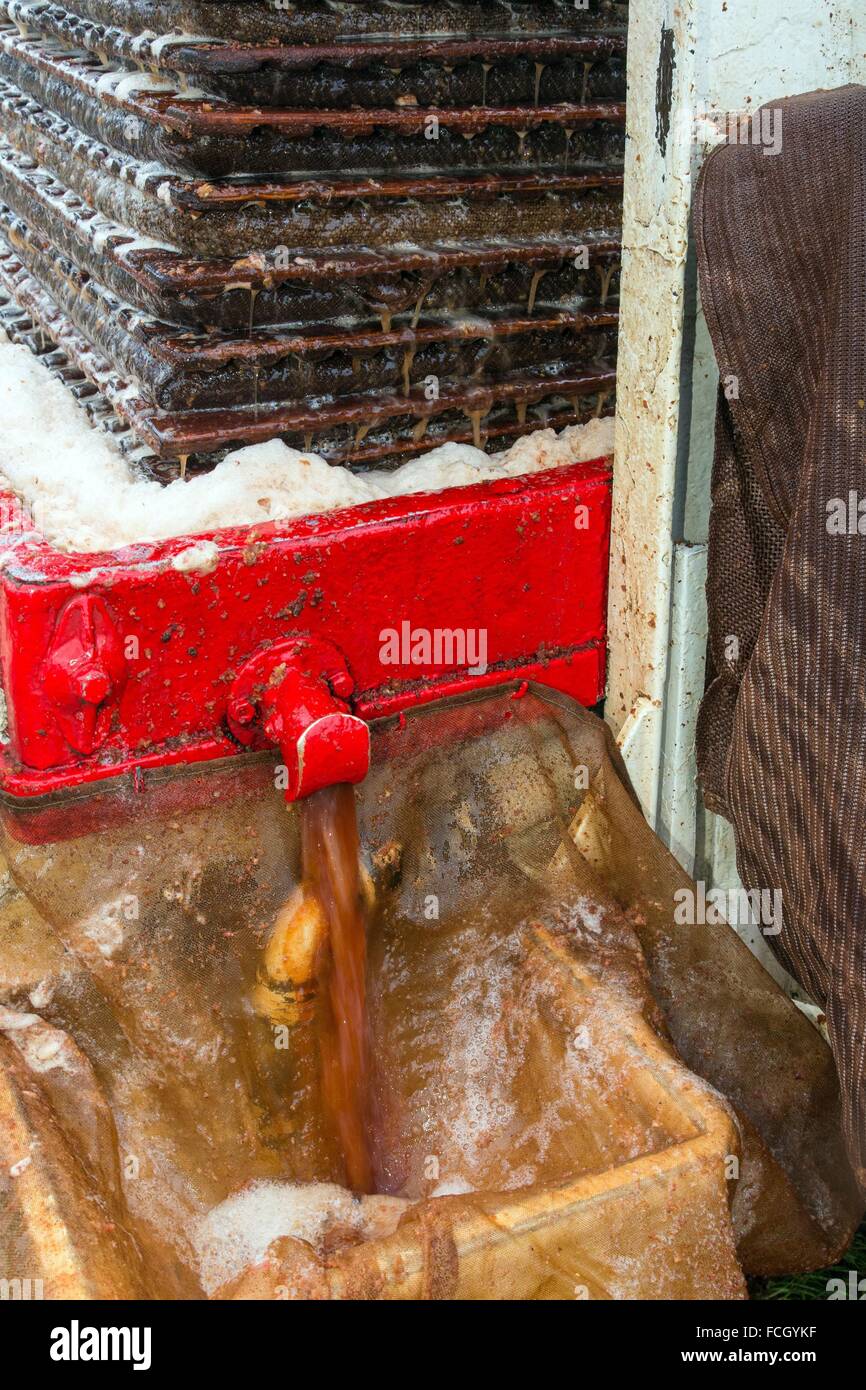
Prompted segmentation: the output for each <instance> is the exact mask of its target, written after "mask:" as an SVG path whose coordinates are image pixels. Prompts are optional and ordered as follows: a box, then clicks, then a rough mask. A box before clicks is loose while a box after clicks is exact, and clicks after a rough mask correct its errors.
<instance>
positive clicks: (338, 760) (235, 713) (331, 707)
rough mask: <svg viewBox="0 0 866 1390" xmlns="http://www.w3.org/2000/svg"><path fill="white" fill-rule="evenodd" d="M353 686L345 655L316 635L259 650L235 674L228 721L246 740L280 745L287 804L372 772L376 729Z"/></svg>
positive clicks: (357, 779)
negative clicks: (357, 707)
mask: <svg viewBox="0 0 866 1390" xmlns="http://www.w3.org/2000/svg"><path fill="white" fill-rule="evenodd" d="M353 690H354V681H353V680H352V677H351V675H350V673H349V669H348V667H347V665H346V661H345V658H344V657H343V655H342V653H341V652H340V651H339V650H338V649H337V648H336V647H334V646H332V645H331V643H330V642H322V641H317V640H315V639H310V638H300V639H296V640H292V641H288V642H278V643H276V644H275V645H274V646H272V647H268V648H266V649H264V650H263V651H261V652H258V653H256V655H255V656H254V657H253V658H252V659H251V660H250V661H249V662H248V663H247V665H246V666H245V667H244V669H243V670H242V671H241V673H240V675H239V676H238V677H237V679H236V681H235V684H234V687H233V689H232V694H231V698H230V700H229V706H228V718H229V725H230V727H231V729H232V732H233V733H234V735H235V737H236V738H238V739H239V740H240V741H241V742H242V743H246V744H249V745H250V746H259V747H262V746H266V745H276V747H277V748H279V750H280V753H281V755H282V759H283V763H284V765H285V769H286V774H285V775H286V788H285V791H286V800H287V801H298V800H299V799H300V798H301V797H304V796H310V795H311V794H312V793H313V792H316V791H321V790H322V788H323V787H332V786H335V785H337V784H338V783H340V782H361V781H363V779H364V778H365V777H366V775H367V772H368V771H369V767H370V730H369V728H368V727H367V725H366V724H365V722H364V720H363V719H359V718H358V716H357V715H355V714H353V713H352V709H351V706H350V704H349V703H348V698H349V696H350V695H351V694H352V691H353Z"/></svg>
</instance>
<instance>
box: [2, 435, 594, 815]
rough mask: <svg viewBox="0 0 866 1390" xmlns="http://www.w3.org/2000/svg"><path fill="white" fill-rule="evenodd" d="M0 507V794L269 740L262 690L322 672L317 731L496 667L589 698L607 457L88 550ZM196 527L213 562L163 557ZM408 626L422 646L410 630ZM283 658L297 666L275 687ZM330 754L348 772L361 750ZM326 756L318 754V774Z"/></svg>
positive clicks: (502, 673) (450, 687)
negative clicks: (192, 564) (64, 543)
mask: <svg viewBox="0 0 866 1390" xmlns="http://www.w3.org/2000/svg"><path fill="white" fill-rule="evenodd" d="M0 511H2V523H3V524H2V527H0V545H2V547H3V550H2V558H0V670H2V683H3V689H4V691H5V694H6V699H7V706H8V719H9V741H8V743H7V744H6V745H5V747H4V749H3V754H2V761H0V788H2V790H3V791H4V792H5V793H6V794H7V795H11V796H14V797H32V796H37V795H41V794H44V793H47V792H54V791H58V790H61V789H63V788H67V787H72V786H75V785H79V784H82V783H88V782H94V781H96V780H98V779H101V778H106V777H112V776H116V775H118V774H121V773H126V772H130V771H135V772H136V774H138V772H139V771H144V770H146V769H148V768H155V767H161V766H168V765H176V764H182V763H194V762H201V761H204V760H208V759H214V758H225V757H227V756H231V755H233V754H239V753H241V752H242V751H243V749H244V747H249V746H252V747H261V746H266V744H267V741H268V735H267V733H266V732H265V725H266V724H267V725H268V728H269V729H270V730H271V737H272V738H275V737H276V735H275V734H274V733H273V730H274V729H277V730H282V729H283V728H284V727H285V726H287V725H290V724H291V723H292V718H291V711H290V710H289V711H288V713H287V711H286V709H285V708H283V709H281V708H280V700H282V702H283V706H285V705H286V701H287V700H290V699H297V698H300V697H299V696H298V695H297V694H296V693H295V694H292V695H291V696H290V695H289V694H287V693H286V692H297V691H298V690H301V691H307V692H308V693H309V691H310V690H311V689H312V687H311V686H310V680H311V679H312V678H313V677H315V678H319V677H321V678H322V679H324V680H326V681H328V682H330V683H329V684H328V685H327V687H326V689H325V691H324V695H325V697H326V699H325V703H326V704H327V703H328V701H329V700H330V704H331V706H332V709H333V713H334V716H335V722H334V723H333V724H332V725H331V726H330V727H331V729H332V730H333V731H334V732H335V733H336V731H337V730H338V729H341V728H345V729H347V730H348V732H349V734H350V735H351V733H352V720H351V716H355V717H358V718H361V719H369V718H372V717H374V716H377V715H381V714H388V713H394V712H396V711H398V710H400V709H401V708H406V707H408V706H410V705H412V704H415V703H417V702H419V701H426V700H431V699H435V698H437V697H441V696H444V695H449V694H453V693H456V692H459V691H464V690H471V689H473V688H477V687H480V686H484V685H490V684H495V683H497V682H501V681H503V680H513V679H515V678H519V679H527V680H529V679H531V680H535V681H539V682H542V683H544V684H547V685H550V686H552V687H554V688H556V689H559V690H562V691H564V692H566V693H567V694H570V695H572V696H573V697H574V698H576V699H578V700H579V701H581V702H582V703H583V704H586V705H593V704H595V703H596V702H597V701H598V700H599V699H600V698H601V697H602V694H603V686H604V668H605V646H604V638H605V610H606V597H607V572H608V550H609V531H610V468H609V461H608V460H604V459H602V460H596V461H594V462H591V463H581V464H574V465H571V466H569V467H566V468H559V469H553V470H550V471H548V472H545V473H540V474H535V475H533V476H529V477H525V478H515V479H503V480H497V481H493V482H485V483H479V484H476V485H473V486H470V487H465V488H452V489H448V490H446V491H444V492H440V493H430V494H423V495H415V496H410V497H402V498H395V499H392V500H388V501H382V502H374V503H367V504H364V505H362V506H357V507H352V508H349V509H345V510H341V511H338V512H332V513H327V514H324V515H320V516H315V517H309V518H305V519H302V520H297V521H292V522H289V523H268V524H265V525H260V526H254V527H244V528H235V529H227V530H222V531H217V532H215V533H213V534H212V535H209V536H207V537H189V536H187V537H183V538H181V539H177V540H171V541H167V542H163V543H160V544H156V545H151V544H139V545H135V546H129V547H126V548H125V549H122V550H117V551H114V552H111V553H107V554H99V555H94V554H87V555H81V554H66V553H63V552H60V551H57V550H55V549H54V548H53V547H52V546H50V545H49V544H48V543H47V542H45V541H44V540H42V539H41V538H39V537H38V536H34V535H33V534H32V533H29V534H28V533H27V518H26V516H24V515H23V514H22V512H21V510H20V509H19V507H18V505H17V503H16V502H15V500H14V499H13V498H10V497H8V496H7V497H5V498H2V497H0ZM202 540H208V541H210V542H212V543H213V545H214V546H215V548H216V550H215V560H216V563H215V565H214V567H213V568H212V569H210V570H209V572H205V571H204V570H193V571H191V572H186V571H185V569H184V567H183V561H182V560H180V566H181V567H180V568H178V562H179V558H180V557H181V556H183V555H184V552H187V551H188V550H189V548H190V546H191V545H193V544H197V543H200V542H201V541H202ZM407 624H408V628H407V627H406V626H405V625H407ZM394 633H396V634H397V635H398V639H399V640H398V642H397V646H396V647H395V646H394V643H393V640H392V641H390V642H389V638H391V637H393V634H394ZM425 634H426V635H427V638H428V639H429V642H430V643H432V647H433V650H432V651H431V652H430V653H429V654H428V653H425V652H424V650H423V648H424V646H425V643H424V641H423V640H422V641H421V642H420V643H419V642H415V641H414V638H415V637H417V636H418V635H420V636H421V637H422V638H423V637H424V635H425ZM437 634H438V635H439V637H440V642H439V644H438V646H439V647H440V648H441V650H436V646H437V644H436V641H435V638H436V636H437ZM447 634H452V639H449V638H448V637H447ZM454 634H462V635H463V637H464V638H465V636H466V634H473V635H474V639H475V640H474V643H473V645H474V646H475V648H476V651H477V644H478V642H480V641H481V640H482V634H483V643H484V646H485V647H486V650H485V652H484V656H485V658H486V660H485V662H484V668H485V669H484V670H483V671H479V670H478V666H477V665H476V667H475V668H474V670H472V671H470V670H469V669H468V664H469V663H468V660H466V659H464V662H463V664H462V665H461V664H459V660H457V659H456V658H459V655H460V652H459V640H457V643H456V646H455V645H454V640H453V635H454ZM449 642H450V643H451V650H449ZM401 648H402V650H401ZM413 648H414V659H413V651H412V649H413ZM323 649H326V654H325V656H324V657H323V656H322V651H323ZM331 650H333V651H335V652H336V653H337V658H336V663H332V665H333V667H334V669H333V670H329V669H328V652H329V651H331ZM297 652H300V653H301V655H300V657H299V658H298V660H300V661H301V665H302V667H303V669H300V670H296V671H293V672H289V674H290V675H291V679H290V680H288V681H285V677H286V671H287V664H286V654H288V662H289V665H290V664H291V661H292V660H293V659H294V656H293V654H294V653H297ZM310 652H313V653H314V661H313V666H314V667H315V669H314V670H313V669H312V666H311V664H310V662H311V658H310V656H309V653H310ZM395 653H396V660H395ZM425 655H429V659H426V660H425V659H424V657H425ZM269 656H271V657H272V658H273V660H272V662H271V665H272V668H273V671H272V674H271V675H270V676H268V678H267V679H266V680H263V681H260V682H259V684H258V685H256V684H255V682H254V681H252V679H251V676H250V672H251V671H252V672H256V671H257V670H258V669H259V668H260V667H261V666H262V662H263V660H264V664H265V665H267V664H268V657H269ZM407 657H408V658H409V659H408V660H406V659H405V658H407ZM449 657H450V658H451V659H450V660H449ZM392 660H394V664H390V663H391V661H392ZM304 663H306V665H304ZM338 666H339V670H337V667H338ZM273 672H276V675H275V676H274V675H273ZM284 681H285V683H284V684H282V685H281V686H280V689H279V690H277V685H278V684H279V683H281V682H284ZM322 693H323V692H322V691H321V690H320V691H319V692H318V696H316V697H315V698H313V700H312V705H313V706H314V707H315V708H314V716H315V718H317V719H318V718H319V717H320V716H321V714H322V708H323V701H322V698H321V696H322ZM314 694H315V692H314ZM331 696H333V700H331V699H330V697H331ZM259 703H260V704H261V709H259V707H258V705H259ZM248 705H249V708H248V707H247V706H248ZM239 711H240V716H239ZM346 715H349V716H350V717H349V718H348V719H347V718H346ZM322 727H323V728H327V726H326V725H322ZM322 742H323V744H324V743H327V742H328V740H327V739H325V740H322ZM355 743H356V744H357V740H355ZM347 757H350V758H354V761H355V764H356V765H357V764H358V760H359V758H360V746H359V745H358V746H356V747H355V748H354V749H353V750H352V752H351V753H348V754H347ZM314 762H315V759H314V758H313V757H312V756H311V755H309V750H308V757H307V763H306V770H305V768H304V756H303V748H301V749H300V758H299V765H298V767H297V768H296V769H295V770H294V773H293V772H292V769H291V768H290V777H291V776H294V778H295V783H294V793H293V794H304V793H305V792H306V791H307V790H310V789H314V786H315V785H316V783H315V777H316V776H317V775H319V776H324V775H325V772H324V771H322V772H321V773H317V772H316V769H315V766H314ZM332 764H333V748H331V749H330V763H329V771H328V775H330V776H331V777H332V780H333V770H332V766H331V765H332ZM305 778H306V780H304V779H305ZM310 778H312V779H313V781H312V782H311V781H310Z"/></svg>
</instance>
